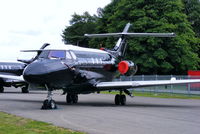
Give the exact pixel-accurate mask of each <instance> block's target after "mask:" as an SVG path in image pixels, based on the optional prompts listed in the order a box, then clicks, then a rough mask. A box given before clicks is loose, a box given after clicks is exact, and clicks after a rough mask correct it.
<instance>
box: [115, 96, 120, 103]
mask: <svg viewBox="0 0 200 134" xmlns="http://www.w3.org/2000/svg"><path fill="white" fill-rule="evenodd" d="M119 104H120V95H119V94H117V95H116V96H115V105H119Z"/></svg>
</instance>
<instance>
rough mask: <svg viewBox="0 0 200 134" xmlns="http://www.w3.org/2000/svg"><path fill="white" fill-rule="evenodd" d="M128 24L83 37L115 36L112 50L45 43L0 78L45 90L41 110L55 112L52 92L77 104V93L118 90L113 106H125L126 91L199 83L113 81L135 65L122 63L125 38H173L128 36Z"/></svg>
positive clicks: (161, 35) (130, 34)
mask: <svg viewBox="0 0 200 134" xmlns="http://www.w3.org/2000/svg"><path fill="white" fill-rule="evenodd" d="M129 27H130V23H128V24H127V25H126V27H125V28H124V30H123V32H122V33H108V34H86V35H85V36H87V37H108V36H114V37H119V40H118V42H117V43H116V45H115V47H114V48H113V49H112V50H109V49H104V50H98V49H91V48H83V47H78V46H73V45H63V46H55V47H53V46H51V45H48V44H45V45H44V46H43V47H42V49H39V50H25V51H24V52H37V56H36V57H35V58H34V59H31V60H29V61H25V60H24V61H23V60H21V62H23V63H24V64H25V65H24V67H23V69H22V70H21V72H20V74H21V75H20V76H19V75H18V76H16V75H12V76H11V75H0V77H1V78H4V79H5V78H6V79H16V80H20V81H24V82H26V83H27V84H28V85H29V87H37V86H36V85H40V86H43V87H45V89H46V90H47V91H48V95H47V99H45V100H44V102H43V106H42V109H55V108H56V107H57V106H56V103H55V101H54V100H53V99H52V96H53V95H52V91H53V90H59V89H60V90H63V94H67V95H66V102H67V103H77V102H78V94H89V93H94V92H100V91H106V90H109V91H111V90H118V91H119V94H117V95H116V96H115V99H114V100H115V104H116V105H125V104H126V96H125V95H124V94H123V93H125V94H127V95H129V96H131V93H130V92H129V90H128V89H129V88H138V87H146V86H156V85H168V84H182V83H195V82H200V79H196V80H176V79H175V78H174V79H171V80H160V81H118V82H113V81H112V80H113V79H114V78H115V76H116V74H117V73H120V74H121V75H126V76H130V75H134V74H135V73H136V71H137V66H136V64H135V63H134V62H132V61H128V60H124V59H123V58H124V55H125V52H126V47H127V43H126V38H127V37H174V36H175V34H174V33H128V29H129Z"/></svg>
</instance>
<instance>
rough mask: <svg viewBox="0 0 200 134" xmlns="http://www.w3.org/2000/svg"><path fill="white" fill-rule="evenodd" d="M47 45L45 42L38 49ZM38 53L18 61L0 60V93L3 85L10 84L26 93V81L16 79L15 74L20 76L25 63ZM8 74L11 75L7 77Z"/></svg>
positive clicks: (9, 85) (8, 85)
mask: <svg viewBox="0 0 200 134" xmlns="http://www.w3.org/2000/svg"><path fill="white" fill-rule="evenodd" d="M48 45H49V44H48V43H45V44H44V45H42V47H41V48H40V49H44V48H45V47H47V46H48ZM39 54H40V53H39V52H38V53H37V55H36V56H35V57H34V58H33V59H29V60H24V59H18V62H0V93H3V92H4V87H11V86H13V87H15V88H18V87H21V89H22V93H28V92H29V90H28V83H27V82H25V81H24V80H19V79H16V77H15V76H21V75H22V74H23V71H24V68H25V67H26V65H27V64H30V63H31V62H33V61H34V60H36V59H37V57H38V55H39ZM21 62H22V63H21ZM4 75H6V76H4ZM10 75H11V77H9V76H10ZM5 77H8V78H5Z"/></svg>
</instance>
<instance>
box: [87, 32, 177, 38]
mask: <svg viewBox="0 0 200 134" xmlns="http://www.w3.org/2000/svg"><path fill="white" fill-rule="evenodd" d="M85 36H86V37H90V38H92V37H97V38H103V37H122V36H127V37H175V36H176V34H175V33H126V32H125V33H104V34H85Z"/></svg>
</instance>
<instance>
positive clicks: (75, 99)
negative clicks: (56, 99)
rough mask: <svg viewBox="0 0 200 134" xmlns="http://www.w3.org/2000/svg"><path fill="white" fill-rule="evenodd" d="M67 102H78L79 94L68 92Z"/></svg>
mask: <svg viewBox="0 0 200 134" xmlns="http://www.w3.org/2000/svg"><path fill="white" fill-rule="evenodd" d="M66 102H67V103H68V104H71V103H74V104H76V103H78V95H77V94H69V93H68V94H67V96H66Z"/></svg>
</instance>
